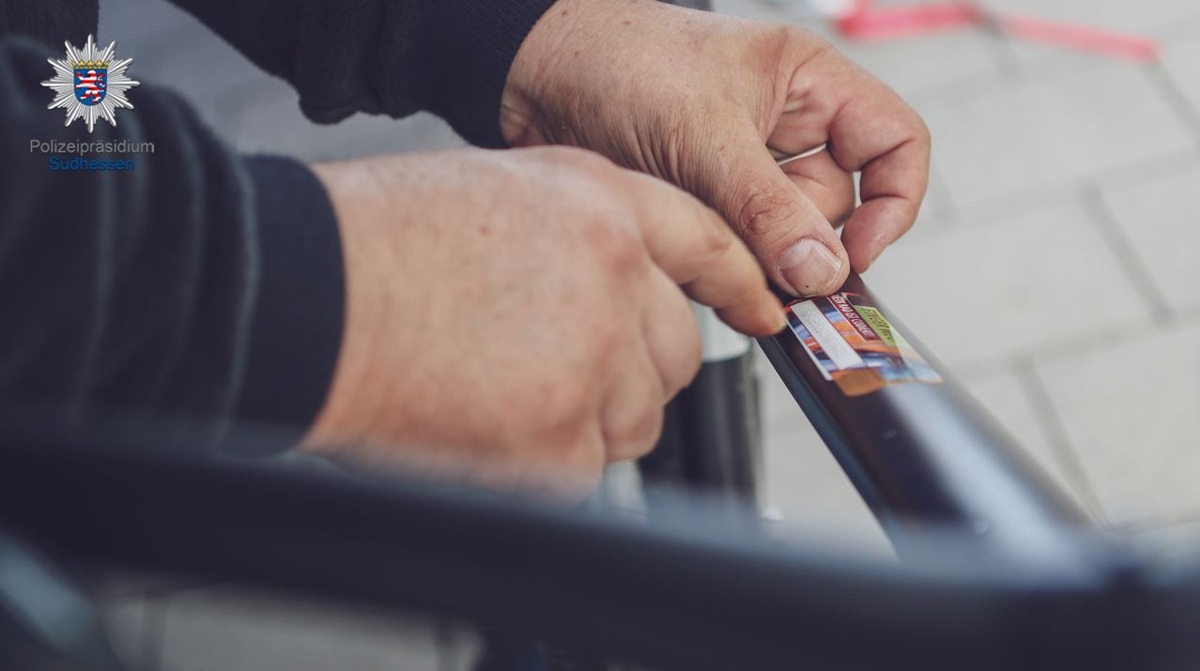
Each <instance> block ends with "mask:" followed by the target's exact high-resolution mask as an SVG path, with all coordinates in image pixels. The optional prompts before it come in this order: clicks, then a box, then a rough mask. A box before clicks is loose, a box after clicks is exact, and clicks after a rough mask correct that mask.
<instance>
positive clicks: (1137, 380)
mask: <svg viewBox="0 0 1200 671" xmlns="http://www.w3.org/2000/svg"><path fill="white" fill-rule="evenodd" d="M1197 345H1200V326H1196V325H1192V326H1189V327H1186V328H1177V329H1167V328H1165V327H1155V326H1154V325H1152V324H1149V325H1145V326H1142V327H1141V328H1131V329H1130V330H1129V331H1127V333H1126V334H1125V337H1123V338H1122V339H1121V340H1119V341H1117V342H1114V343H1113V344H1112V345H1111V346H1108V347H1102V348H1097V349H1093V350H1090V351H1089V352H1087V353H1085V354H1081V355H1079V356H1076V357H1070V358H1065V359H1061V360H1057V361H1048V362H1039V371H1040V372H1041V375H1042V377H1043V379H1044V381H1045V384H1046V388H1047V391H1048V394H1049V396H1050V398H1051V400H1052V403H1053V405H1054V408H1055V410H1056V411H1057V413H1058V416H1059V417H1060V418H1061V420H1062V424H1063V427H1064V430H1065V432H1066V434H1067V437H1068V439H1069V440H1070V442H1071V445H1072V446H1073V448H1074V451H1075V454H1077V455H1078V457H1079V460H1080V462H1081V464H1082V466H1083V470H1084V472H1085V473H1086V476H1087V478H1088V481H1089V482H1090V483H1091V484H1092V486H1093V487H1094V489H1095V491H1096V495H1097V497H1098V498H1099V500H1100V504H1101V506H1102V508H1103V509H1104V511H1105V513H1106V516H1107V517H1108V519H1109V520H1110V521H1111V522H1113V523H1114V524H1124V523H1130V522H1137V521H1142V520H1146V519H1161V518H1165V517H1179V516H1184V515H1195V514H1197V513H1200V487H1197V486H1196V483H1197V482H1200V348H1198V347H1197Z"/></svg>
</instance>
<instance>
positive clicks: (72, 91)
mask: <svg viewBox="0 0 1200 671" xmlns="http://www.w3.org/2000/svg"><path fill="white" fill-rule="evenodd" d="M116 50H117V43H116V42H111V43H109V45H108V47H107V48H105V49H97V48H96V40H95V38H93V37H92V36H91V35H88V38H87V43H86V44H84V45H83V48H81V49H80V48H76V47H75V46H74V45H72V44H71V43H70V42H67V57H66V58H63V59H55V58H50V59H47V60H49V62H50V65H51V66H53V67H54V73H55V75H54V78H53V79H47V80H46V81H44V82H42V86H45V87H46V88H49V89H53V90H54V92H55V96H54V100H53V101H51V103H50V104H49V105H48V106H47V109H58V108H60V107H61V108H64V109H66V110H67V123H66V124H65V125H67V126H70V125H71V123H72V122H73V121H75V120H76V119H83V123H84V125H86V126H87V129H88V132H89V133H91V132H92V131H93V130H95V127H96V120H97V119H104V120H105V121H107V122H108V123H110V124H112V125H114V126H116V125H117V118H116V111H117V110H118V109H122V108H124V109H133V105H132V104H131V103H130V102H129V99H128V98H126V97H125V92H126V91H128V90H129V89H130V88H133V87H134V86H137V85H138V84H139V82H136V81H134V80H132V79H130V78H129V77H127V76H125V71H126V70H128V69H129V66H130V65H131V64H132V63H133V59H132V58H125V59H121V60H117V59H116V58H115V55H116Z"/></svg>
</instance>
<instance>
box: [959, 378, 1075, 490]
mask: <svg viewBox="0 0 1200 671" xmlns="http://www.w3.org/2000/svg"><path fill="white" fill-rule="evenodd" d="M963 382H964V384H965V385H966V387H967V390H968V391H970V393H971V395H972V396H974V397H975V399H976V400H978V401H979V402H980V403H981V404H982V405H983V406H984V407H985V408H986V409H987V411H988V412H989V413H990V414H991V415H992V416H993V417H994V418H995V419H996V420H997V421H998V422H999V423H1000V424H1001V425H1002V426H1003V427H1004V428H1005V430H1007V431H1008V433H1009V435H1011V436H1012V437H1013V439H1014V440H1015V441H1016V442H1017V444H1019V445H1020V446H1021V447H1022V448H1024V452H1025V453H1026V454H1027V455H1029V456H1030V457H1031V458H1032V459H1033V461H1034V462H1035V463H1036V464H1037V465H1038V466H1039V467H1040V468H1041V469H1042V470H1043V471H1044V472H1045V473H1046V474H1047V475H1049V476H1050V479H1051V481H1052V482H1053V483H1054V484H1055V485H1056V486H1057V487H1058V488H1059V489H1061V490H1062V491H1063V492H1065V493H1066V494H1067V495H1068V496H1069V497H1070V498H1071V499H1073V500H1074V501H1075V502H1076V503H1077V504H1078V505H1079V506H1080V507H1081V508H1083V509H1084V510H1088V509H1089V508H1090V507H1091V504H1092V502H1091V500H1090V497H1089V496H1088V490H1087V489H1086V486H1085V485H1084V483H1082V482H1079V480H1078V479H1077V478H1075V477H1074V475H1075V473H1074V471H1073V464H1071V463H1068V460H1069V459H1072V458H1073V457H1072V456H1071V455H1064V454H1062V452H1061V451H1060V449H1059V448H1056V447H1055V445H1054V444H1053V442H1052V438H1051V434H1050V433H1048V431H1047V427H1046V425H1045V424H1044V422H1043V421H1042V419H1041V418H1039V416H1038V412H1037V409H1036V405H1035V401H1034V400H1033V399H1031V398H1030V397H1029V395H1028V392H1027V389H1026V388H1025V386H1024V385H1023V384H1022V380H1021V378H1020V377H1019V375H1018V374H1017V373H1014V372H1012V371H1004V372H1003V373H1000V374H998V375H989V376H984V377H977V378H974V379H967V380H964V381H963Z"/></svg>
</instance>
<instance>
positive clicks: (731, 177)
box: [501, 0, 930, 295]
mask: <svg viewBox="0 0 1200 671" xmlns="http://www.w3.org/2000/svg"><path fill="white" fill-rule="evenodd" d="M501 128H502V130H503V132H504V134H505V138H506V139H507V140H508V141H509V142H510V143H511V144H513V145H515V146H520V145H532V144H542V143H556V144H570V145H576V146H581V147H587V148H589V149H592V150H595V151H598V152H600V153H602V154H605V155H606V156H608V157H610V158H612V159H613V160H614V161H616V162H617V163H619V164H621V165H623V166H626V167H629V168H634V169H637V170H641V171H644V172H647V173H650V174H652V175H657V176H659V177H662V178H663V179H666V180H668V181H671V182H673V183H675V184H677V185H679V186H681V187H683V188H684V189H686V190H688V191H690V192H692V193H693V194H696V195H697V196H699V197H700V198H701V199H702V200H704V201H705V202H707V203H708V204H709V205H711V206H712V207H713V208H715V209H716V210H717V211H718V212H719V213H721V214H722V215H723V216H724V217H725V219H726V220H727V221H728V222H729V224H730V225H731V226H732V227H733V228H734V229H735V230H736V231H737V232H738V233H739V234H740V235H741V236H742V238H743V239H744V240H745V241H746V244H747V245H749V247H750V249H751V250H752V251H753V252H754V253H755V255H756V256H757V257H758V260H759V262H760V263H761V264H762V267H763V268H764V270H766V273H767V276H768V277H769V278H770V279H771V280H772V281H773V282H775V283H777V284H778V285H779V286H780V287H781V288H783V289H790V290H791V291H792V292H793V293H795V294H800V295H813V294H826V293H830V292H832V291H835V290H836V289H837V288H838V287H839V286H840V285H841V283H842V282H843V281H844V280H845V278H846V275H847V273H848V271H849V267H850V266H853V267H854V269H855V270H858V271H863V270H866V268H867V266H869V265H870V264H871V263H872V262H873V261H874V260H875V258H876V257H877V256H878V255H879V254H880V252H882V251H883V249H884V248H885V247H886V246H887V245H889V244H890V243H892V242H893V241H895V240H896V239H897V238H898V237H900V236H901V235H902V234H903V233H904V232H905V231H906V230H908V228H910V227H911V226H912V224H913V222H914V220H915V219H916V216H917V210H918V209H919V207H920V204H921V200H922V198H923V197H924V194H925V187H926V182H927V179H928V172H929V145H930V140H929V132H928V130H927V129H926V127H925V125H924V123H923V122H922V121H921V119H920V117H919V116H917V114H916V113H915V112H914V111H913V110H912V109H910V108H909V107H908V106H907V105H905V104H904V102H903V101H901V100H900V98H899V97H898V96H897V95H896V94H895V93H894V92H892V91H891V90H890V89H889V88H888V87H887V86H885V85H884V84H883V83H882V82H880V81H879V80H877V79H875V78H874V77H872V76H871V75H869V74H867V73H866V72H865V71H863V70H862V69H860V68H859V67H857V66H856V65H854V64H853V63H851V62H850V61H849V60H847V59H846V58H845V57H844V56H842V55H841V54H839V53H838V52H837V51H836V50H835V49H834V48H833V47H832V46H831V45H830V44H829V43H828V42H826V41H825V40H824V39H822V38H820V37H819V36H817V35H814V34H812V33H810V32H807V31H805V30H801V29H798V28H794V27H787V26H775V25H770V24H764V23H758V22H753V21H744V20H740V19H734V18H729V17H722V16H717V15H713V14H709V13H704V12H697V11H693V10H687V9H681V8H678V7H672V6H669V5H664V4H662V3H659V2H654V1H653V0H559V2H557V3H556V4H555V5H554V6H553V7H552V8H551V9H550V11H549V12H547V13H546V15H545V16H543V17H542V19H541V20H540V21H539V22H538V24H537V25H536V26H534V29H533V31H532V32H531V33H530V35H529V37H528V38H527V39H526V41H525V43H524V44H523V45H522V46H521V49H520V51H519V53H518V54H517V58H516V60H515V61H514V63H513V67H512V69H511V71H510V73H509V79H508V83H507V86H506V89H505V92H504V98H503V109H502V112H501ZM826 142H827V143H828V146H829V151H827V152H821V153H819V154H817V155H815V156H813V157H811V158H805V159H802V160H798V161H794V162H792V163H789V164H787V166H786V167H785V168H783V169H780V168H779V167H778V166H777V165H776V163H775V160H774V159H775V157H777V156H786V155H794V154H798V153H800V152H803V151H805V150H808V149H810V148H813V147H816V146H818V145H820V144H822V143H826ZM773 154H774V155H773ZM856 171H862V180H861V187H860V188H861V196H862V205H861V206H860V207H858V208H857V209H855V208H854V205H855V198H854V183H853V176H852V175H853V173H854V172H856ZM846 219H848V221H846V227H845V230H844V232H843V234H842V236H841V239H840V240H839V238H838V235H837V233H836V232H835V230H834V226H836V225H838V224H840V223H842V222H843V220H846ZM831 224H832V225H831Z"/></svg>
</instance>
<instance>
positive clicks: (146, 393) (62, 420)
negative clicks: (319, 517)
mask: <svg viewBox="0 0 1200 671" xmlns="http://www.w3.org/2000/svg"><path fill="white" fill-rule="evenodd" d="M552 2H553V0H324V1H322V0H239V2H237V3H232V2H203V1H201V0H177V4H179V5H180V6H182V7H183V8H185V9H187V10H188V11H190V12H191V13H192V14H194V15H195V16H196V17H198V18H199V19H201V20H202V21H204V22H205V23H206V24H208V26H209V27H211V28H212V29H213V30H214V31H216V32H217V33H219V34H220V35H222V36H224V37H225V39H227V40H229V41H230V42H231V43H232V44H233V45H234V46H236V47H237V48H239V49H240V50H241V51H242V52H243V53H245V54H246V55H247V56H248V57H249V58H250V59H251V60H253V61H254V62H255V63H257V64H258V65H259V66H261V67H262V68H264V69H265V70H267V71H269V72H271V73H274V74H276V75H279V76H281V77H283V78H284V79H286V80H287V81H289V82H291V83H292V85H293V86H294V87H295V88H296V89H297V91H298V92H299V93H300V104H301V107H302V108H303V110H304V112H305V114H307V115H308V116H309V117H310V118H312V119H314V120H316V121H319V122H334V121H338V120H340V119H342V118H345V117H346V116H348V115H350V114H353V113H354V112H358V111H364V112H369V113H382V114H388V115H391V116H397V117H398V116H403V115H406V114H410V113H412V112H415V111H417V110H420V109H424V110H429V111H431V112H433V113H435V114H438V115H439V116H441V117H443V118H445V119H446V120H448V121H449V122H450V123H451V124H452V125H453V126H454V128H455V129H456V130H457V131H458V132H459V133H460V134H462V135H463V136H464V137H465V138H467V139H468V140H469V141H472V142H474V143H476V144H482V145H491V146H499V145H501V144H502V143H503V141H502V138H501V137H500V134H499V128H498V119H499V101H500V94H501V92H502V90H503V86H504V81H505V78H506V76H507V73H508V68H509V66H510V65H511V62H512V59H513V57H514V55H515V54H516V50H517V48H518V47H519V46H520V43H521V41H522V40H523V39H524V38H525V35H526V34H527V33H528V31H529V29H530V28H531V27H532V26H533V24H534V22H535V21H536V20H537V19H538V18H539V17H540V16H541V14H542V13H543V12H544V11H545V10H546V9H547V8H548V7H549V5H550V4H552ZM96 23H97V0H35V1H32V2H31V1H30V0H0V90H2V91H4V95H3V96H0V147H3V148H4V152H5V160H6V163H5V167H4V170H3V178H2V179H0V315H2V317H0V319H2V320H3V323H2V324H0V405H2V406H3V407H4V408H6V409H9V410H11V409H12V408H26V407H27V408H31V409H34V410H35V411H36V412H38V413H39V416H41V417H49V418H51V419H52V421H54V422H56V423H58V424H60V425H66V426H71V425H82V424H83V423H84V422H89V421H92V420H95V419H96V418H97V417H105V416H118V417H121V418H123V419H124V420H129V419H133V420H137V421H138V422H141V423H147V424H149V423H153V424H155V425H162V424H164V423H165V424H166V425H168V426H174V427H179V428H177V430H178V431H181V432H183V431H186V432H187V434H188V436H187V438H186V442H188V443H194V442H196V441H195V439H196V438H197V437H198V436H197V434H199V437H201V438H202V440H201V441H200V442H202V443H205V444H209V445H217V444H221V441H222V440H223V439H224V438H225V437H226V436H227V435H228V433H229V428H230V426H231V425H233V424H237V423H255V424H262V423H265V424H271V425H283V426H290V427H292V428H293V433H292V434H291V435H292V438H293V439H294V438H295V437H296V436H298V435H299V434H300V433H301V432H303V430H304V429H305V427H307V425H308V424H310V423H311V421H312V419H313V418H314V416H315V414H316V412H317V411H318V410H319V409H320V407H321V405H322V403H323V401H324V398H325V394H326V392H327V390H328V387H329V383H330V380H331V378H332V374H333V370H334V366H335V363H336V360H337V353H338V348H339V346H340V338H341V331H342V326H343V307H344V295H343V292H344V282H343V268H342V257H341V248H340V242H339V238H338V230H337V225H336V222H335V220H334V215H333V212H332V209H331V207H330V204H329V201H328V198H327V196H326V194H325V192H324V191H323V189H322V187H321V185H320V183H319V182H318V181H317V180H316V178H315V177H314V176H313V174H312V173H311V172H310V171H309V170H308V169H307V168H306V167H304V166H303V165H301V164H299V163H296V162H294V161H291V160H288V159H283V158H274V157H244V156H238V155H236V154H234V153H232V152H230V151H229V149H228V148H226V147H225V146H223V145H222V144H221V142H220V141H218V140H217V139H216V138H215V137H214V135H213V134H212V133H211V132H210V131H209V130H208V129H206V128H205V127H204V126H203V125H202V124H201V123H200V122H199V121H198V119H197V118H196V116H195V115H194V114H193V113H192V112H191V110H189V109H188V106H187V105H186V104H185V103H184V102H183V101H182V100H180V99H179V98H178V97H176V96H174V95H172V94H171V93H169V92H167V91H164V90H160V89H156V88H154V87H153V86H152V85H149V84H147V83H145V82H143V84H142V85H141V86H138V87H136V88H134V89H131V90H130V91H129V93H128V96H129V98H130V101H131V102H132V103H133V104H134V107H135V109H133V110H128V109H125V110H120V111H119V112H118V114H117V126H116V127H115V128H114V127H111V126H110V125H109V124H108V123H106V122H104V121H100V122H98V123H97V124H96V130H95V132H94V133H93V134H90V135H89V134H88V133H87V131H86V129H85V128H84V126H83V124H82V123H81V122H78V121H77V122H75V123H73V124H72V125H71V126H69V127H65V128H64V126H63V122H64V119H65V113H64V112H63V110H61V109H56V110H47V109H46V106H47V104H48V103H49V102H50V100H51V99H52V97H53V93H52V92H51V91H50V90H49V89H47V88H44V87H42V86H41V85H40V82H42V81H43V80H46V79H50V78H51V76H53V71H52V69H51V67H50V66H49V65H48V64H47V62H46V59H47V58H48V57H53V58H63V57H64V52H63V47H62V44H63V41H64V40H70V41H71V42H72V43H73V44H75V45H76V46H82V45H83V43H84V41H85V40H86V38H87V35H88V34H89V33H94V32H95V29H96ZM104 37H105V40H108V39H117V40H118V42H119V41H120V40H119V38H120V36H119V35H114V36H104ZM106 44H107V42H106V41H105V42H104V43H103V44H102V45H101V46H104V45H106ZM312 54H321V57H320V58H314V57H313V56H312ZM330 54H333V55H334V57H333V58H330V57H329V55H330ZM117 56H118V57H119V58H127V57H132V58H134V59H135V61H134V67H133V68H132V69H131V71H130V76H131V77H133V78H134V79H137V78H138V77H137V72H136V66H137V62H136V57H137V54H122V53H118V54H117ZM381 72H386V73H387V76H382V77H381V76H379V73H381ZM34 139H38V140H42V141H52V140H63V141H70V140H79V141H89V142H94V141H107V140H131V141H136V142H153V143H154V145H155V152H154V153H153V154H143V155H138V156H136V157H135V161H136V163H137V166H136V169H135V170H133V171H126V172H58V171H51V170H49V169H48V157H47V156H46V155H44V154H41V153H37V152H34V151H32V150H31V146H30V143H31V140H34ZM92 158H106V157H105V156H103V155H99V156H92ZM135 423H137V422H135ZM182 427H186V429H184V428H182ZM283 442H286V441H283ZM281 446H283V444H282V442H277V443H275V444H273V445H271V446H270V447H271V448H272V449H276V448H279V447H281Z"/></svg>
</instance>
